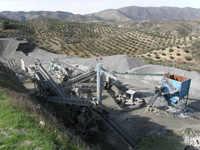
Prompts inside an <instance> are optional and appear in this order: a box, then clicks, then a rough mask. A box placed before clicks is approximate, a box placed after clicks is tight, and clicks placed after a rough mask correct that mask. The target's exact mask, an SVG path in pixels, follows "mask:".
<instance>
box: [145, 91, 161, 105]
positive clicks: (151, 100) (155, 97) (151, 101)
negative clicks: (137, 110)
mask: <svg viewBox="0 0 200 150" xmlns="http://www.w3.org/2000/svg"><path fill="white" fill-rule="evenodd" d="M157 98H158V94H155V95H154V96H152V97H151V99H150V101H149V102H148V104H147V106H152V105H153V104H154V103H155V101H156V99H157Z"/></svg>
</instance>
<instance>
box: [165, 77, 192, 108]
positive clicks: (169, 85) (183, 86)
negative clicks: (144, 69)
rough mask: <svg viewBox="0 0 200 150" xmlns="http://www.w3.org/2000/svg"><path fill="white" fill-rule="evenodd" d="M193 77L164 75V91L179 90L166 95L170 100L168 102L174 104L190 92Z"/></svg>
mask: <svg viewBox="0 0 200 150" xmlns="http://www.w3.org/2000/svg"><path fill="white" fill-rule="evenodd" d="M190 82H191V79H189V78H185V77H182V76H179V75H168V74H165V75H164V77H163V82H162V85H163V89H164V91H163V92H164V93H166V92H170V91H175V90H178V92H176V93H174V94H170V93H168V94H166V95H164V97H165V99H166V100H167V101H168V104H170V105H173V104H174V103H176V102H177V101H179V100H180V99H182V98H184V97H185V96H186V95H188V93H189V89H190Z"/></svg>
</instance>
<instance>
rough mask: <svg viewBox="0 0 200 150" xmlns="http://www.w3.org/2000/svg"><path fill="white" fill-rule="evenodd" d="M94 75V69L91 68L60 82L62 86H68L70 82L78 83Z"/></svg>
mask: <svg viewBox="0 0 200 150" xmlns="http://www.w3.org/2000/svg"><path fill="white" fill-rule="evenodd" d="M95 75H96V71H95V70H91V71H89V72H86V73H83V74H81V75H79V76H77V77H75V78H73V79H71V80H68V81H66V82H63V83H61V84H60V86H61V87H64V86H68V85H72V84H75V83H79V82H83V81H85V80H88V79H90V78H91V77H93V76H95Z"/></svg>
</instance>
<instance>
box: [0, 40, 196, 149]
mask: <svg viewBox="0 0 200 150" xmlns="http://www.w3.org/2000/svg"><path fill="white" fill-rule="evenodd" d="M0 61H1V62H2V63H4V65H6V66H7V67H9V68H10V69H12V70H13V72H15V73H16V74H17V75H18V78H19V79H20V80H21V81H22V82H23V83H24V86H25V87H26V88H27V89H28V90H29V92H30V93H34V94H35V95H36V96H37V97H38V99H39V100H41V101H47V102H49V103H51V104H52V105H54V104H55V105H57V104H59V105H63V106H64V107H65V112H63V115H66V116H67V117H66V118H67V120H66V122H71V123H72V124H73V125H74V128H73V130H76V131H77V132H78V133H79V135H81V136H82V137H84V139H85V141H87V142H88V143H90V144H93V145H99V147H100V149H135V148H138V149H139V148H140V142H141V141H142V140H143V139H144V138H145V137H148V136H149V135H151V134H157V135H159V136H162V135H165V134H166V133H168V132H171V131H173V132H179V133H181V138H180V137H179V136H180V135H179V136H178V135H177V137H174V138H173V139H172V140H178V141H180V142H181V143H183V144H184V145H185V146H186V147H187V148H194V149H199V148H200V143H199V142H200V133H199V132H200V127H199V119H200V95H199V92H200V74H199V73H198V72H194V71H193V72H188V71H185V70H181V69H178V68H175V67H167V66H160V65H151V64H146V63H144V62H143V61H142V60H140V59H139V58H134V57H130V56H128V55H113V56H104V57H95V58H78V57H72V56H69V55H59V54H53V53H49V52H47V51H44V50H42V49H40V48H38V47H36V46H34V45H33V44H32V43H31V42H29V41H27V40H26V39H16V38H2V39H0ZM188 128H190V129H192V132H191V133H192V134H186V131H187V129H188ZM186 147H185V149H186ZM180 149H184V147H181V148H180Z"/></svg>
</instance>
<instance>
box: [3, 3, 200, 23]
mask: <svg viewBox="0 0 200 150" xmlns="http://www.w3.org/2000/svg"><path fill="white" fill-rule="evenodd" d="M0 16H4V17H8V18H9V19H13V20H31V19H41V18H54V19H62V20H68V21H81V22H129V21H135V20H182V19H184V20H192V19H195V18H198V17H200V9H195V8H189V7H186V8H178V7H137V6H130V7H123V8H119V9H108V10H102V11H100V12H96V13H92V14H87V15H80V14H73V13H70V12H62V11H56V12H52V11H30V12H23V11H19V12H12V11H3V12H0Z"/></svg>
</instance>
